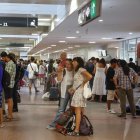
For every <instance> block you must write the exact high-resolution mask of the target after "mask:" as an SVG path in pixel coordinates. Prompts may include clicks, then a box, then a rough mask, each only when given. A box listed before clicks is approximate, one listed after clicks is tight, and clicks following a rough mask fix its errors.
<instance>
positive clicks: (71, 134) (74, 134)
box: [67, 131, 79, 136]
mask: <svg viewBox="0 0 140 140" xmlns="http://www.w3.org/2000/svg"><path fill="white" fill-rule="evenodd" d="M67 135H68V136H79V132H75V131H73V132H68V133H67Z"/></svg>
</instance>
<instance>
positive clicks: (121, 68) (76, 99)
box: [0, 52, 139, 136]
mask: <svg viewBox="0 0 140 140" xmlns="http://www.w3.org/2000/svg"><path fill="white" fill-rule="evenodd" d="M132 61H133V59H132V58H130V63H128V64H127V62H126V61H125V60H118V59H112V60H111V61H110V64H109V65H108V64H107V63H106V61H105V60H104V59H103V58H102V59H99V58H94V57H92V58H91V59H89V60H88V61H87V62H85V61H84V60H83V59H82V58H81V57H75V58H74V59H73V60H72V59H67V54H66V53H65V52H63V53H61V55H60V59H57V60H53V59H50V60H49V61H46V60H40V61H37V60H35V58H34V57H31V59H30V60H29V61H24V60H22V59H19V60H17V59H16V57H15V55H14V54H13V53H9V54H7V53H6V52H2V53H1V61H0V127H4V126H5V125H4V123H3V121H12V120H13V112H18V101H17V94H18V90H19V88H20V86H21V85H22V84H24V85H27V86H28V87H29V94H32V86H34V89H35V93H37V92H39V90H38V89H37V85H36V84H37V80H40V83H42V84H45V86H44V93H45V92H49V91H50V88H51V87H52V86H55V85H57V87H58V88H59V91H60V99H59V108H58V110H57V113H56V116H55V118H54V119H53V121H52V122H51V123H50V124H49V125H48V126H47V129H50V130H54V129H55V125H56V123H57V120H58V119H59V117H60V115H61V114H62V113H63V112H65V110H66V108H67V106H68V105H69V107H70V108H72V109H73V111H74V112H75V115H76V127H75V129H74V131H73V132H71V133H68V135H72V136H78V135H79V129H80V122H81V114H84V109H85V108H86V102H87V100H86V99H85V98H84V96H83V92H84V85H85V84H86V83H87V82H88V81H89V84H90V88H91V91H92V97H91V98H90V99H88V100H89V101H90V102H94V101H96V100H97V99H98V100H99V102H102V101H103V98H104V97H107V112H109V113H115V112H114V110H113V109H111V103H112V102H113V101H114V99H116V100H119V101H120V108H121V114H119V115H118V117H121V118H124V119H126V97H127V98H128V102H129V105H130V108H131V113H132V117H133V118H136V109H135V102H134V95H133V88H134V85H136V84H137V78H138V74H139V73H138V70H137V69H138V68H137V66H136V65H135V64H134V63H133V62H132ZM97 96H98V98H97ZM5 103H7V104H8V113H6V111H5ZM3 114H4V115H5V114H6V115H5V116H4V117H3ZM3 118H4V119H3Z"/></svg>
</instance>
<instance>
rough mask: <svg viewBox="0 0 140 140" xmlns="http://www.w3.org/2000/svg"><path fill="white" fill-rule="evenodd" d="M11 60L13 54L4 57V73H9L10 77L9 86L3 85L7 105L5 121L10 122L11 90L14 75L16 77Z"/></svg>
mask: <svg viewBox="0 0 140 140" xmlns="http://www.w3.org/2000/svg"><path fill="white" fill-rule="evenodd" d="M12 59H13V54H12V53H9V54H8V55H7V56H6V59H5V60H6V66H5V71H6V72H7V73H9V75H10V84H9V85H5V87H4V91H5V99H6V101H7V103H8V116H7V118H6V120H7V121H12V119H13V113H12V112H13V99H12V98H13V88H14V85H15V75H16V65H15V64H14V62H13V61H12Z"/></svg>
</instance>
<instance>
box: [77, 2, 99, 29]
mask: <svg viewBox="0 0 140 140" xmlns="http://www.w3.org/2000/svg"><path fill="white" fill-rule="evenodd" d="M101 3H102V0H91V1H90V2H89V3H87V4H86V5H85V6H84V7H82V8H81V9H80V10H79V11H78V23H79V25H81V26H82V25H85V24H87V23H88V22H90V21H92V20H94V19H96V18H97V17H99V16H100V13H101Z"/></svg>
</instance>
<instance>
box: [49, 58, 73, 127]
mask: <svg viewBox="0 0 140 140" xmlns="http://www.w3.org/2000/svg"><path fill="white" fill-rule="evenodd" d="M73 78H74V72H73V65H72V60H71V59H67V61H66V68H65V69H64V71H63V72H61V73H58V76H57V81H58V82H61V98H60V107H59V108H58V111H57V113H56V116H55V118H54V120H53V121H52V122H51V123H50V124H49V125H48V126H47V129H50V130H53V129H55V125H56V122H57V120H58V119H59V117H60V115H61V114H62V113H63V112H64V111H65V110H66V108H67V105H68V102H69V101H70V100H71V95H70V94H69V93H68V89H69V88H70V87H71V86H72V84H73Z"/></svg>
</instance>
